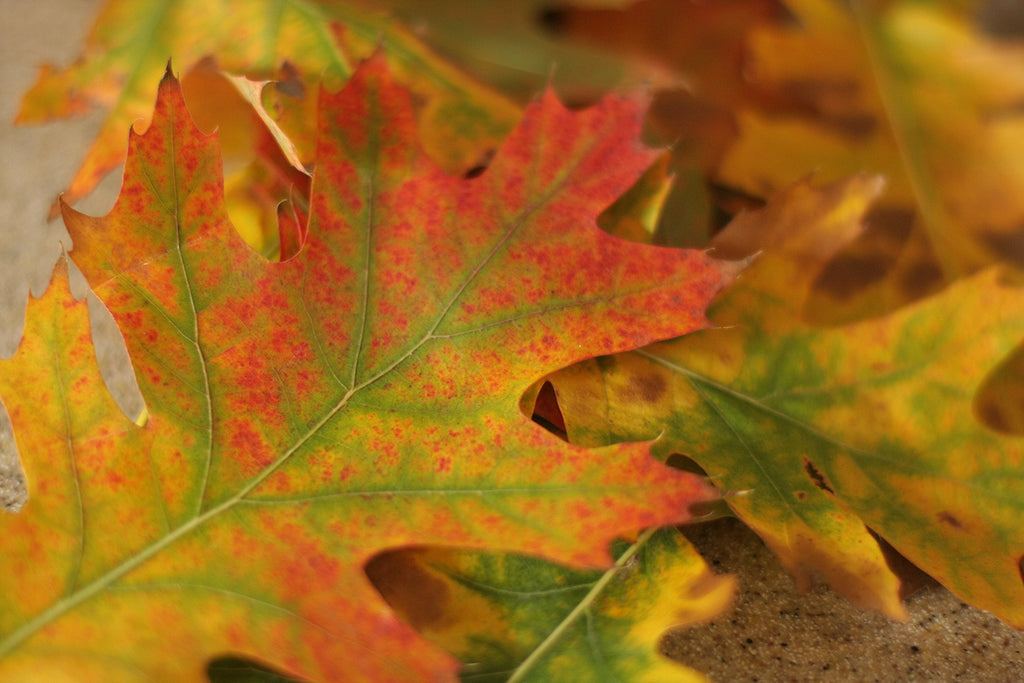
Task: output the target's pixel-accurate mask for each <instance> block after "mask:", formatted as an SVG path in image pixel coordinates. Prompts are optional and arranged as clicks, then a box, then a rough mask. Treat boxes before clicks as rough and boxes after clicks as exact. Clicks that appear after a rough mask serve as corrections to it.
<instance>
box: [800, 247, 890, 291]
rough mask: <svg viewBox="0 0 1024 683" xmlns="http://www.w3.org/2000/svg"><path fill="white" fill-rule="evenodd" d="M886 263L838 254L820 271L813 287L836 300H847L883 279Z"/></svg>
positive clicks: (879, 260) (858, 256)
mask: <svg viewBox="0 0 1024 683" xmlns="http://www.w3.org/2000/svg"><path fill="white" fill-rule="evenodd" d="M886 265H887V264H886V263H885V262H884V261H882V260H881V259H878V258H874V257H870V256H861V255H858V254H840V255H839V256H836V257H835V258H834V259H833V260H832V262H831V263H829V264H828V266H827V267H826V268H825V269H824V270H822V271H821V274H820V275H819V276H818V278H817V280H816V281H815V283H814V285H815V287H816V288H821V289H825V290H828V291H829V292H830V293H831V294H832V295H834V296H835V297H836V298H838V299H848V298H850V297H851V296H853V295H854V294H856V293H857V292H858V291H860V290H861V289H862V288H864V287H866V286H867V285H870V284H873V283H875V282H877V281H879V280H881V279H882V278H883V277H885V270H886Z"/></svg>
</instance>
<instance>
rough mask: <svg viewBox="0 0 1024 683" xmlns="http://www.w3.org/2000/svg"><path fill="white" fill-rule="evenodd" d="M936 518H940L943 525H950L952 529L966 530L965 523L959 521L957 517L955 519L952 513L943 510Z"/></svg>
mask: <svg viewBox="0 0 1024 683" xmlns="http://www.w3.org/2000/svg"><path fill="white" fill-rule="evenodd" d="M936 517H938V519H939V521H940V522H942V523H943V524H948V525H949V526H951V527H953V528H955V529H963V528H964V525H963V523H961V522H960V520H959V519H957V518H956V517H954V516H953V515H951V514H950V513H948V512H946V511H945V510H943V511H942V512H940V513H939V514H938V515H936Z"/></svg>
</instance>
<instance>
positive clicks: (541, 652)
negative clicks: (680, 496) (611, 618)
mask: <svg viewBox="0 0 1024 683" xmlns="http://www.w3.org/2000/svg"><path fill="white" fill-rule="evenodd" d="M657 530H658V529H657V527H653V528H650V529H647V530H646V531H644V532H643V533H641V534H640V536H638V537H637V539H636V542H635V543H633V545H631V546H629V548H627V549H626V552H624V553H622V555H620V556H619V559H618V560H616V561H615V565H614V566H613V567H612V568H611V569H609V570H608V571H606V572H605V573H604V574H602V575H601V578H600V579H598V580H597V581H596V582H595V583H594V586H593V588H591V589H590V590H589V591H588V592H587V594H586V595H585V596H584V597H583V599H582V600H580V602H579V604H578V605H576V607H574V608H573V610H572V611H571V612H569V614H568V615H566V617H565V619H563V620H562V622H561V623H560V624H558V626H556V627H555V629H554V630H553V631H552V632H551V633H549V634H548V637H547V638H545V639H544V640H542V641H541V642H540V644H539V645H537V647H535V648H534V649H533V652H531V653H530V655H529V656H528V657H527V658H526V659H524V660H523V661H522V663H521V664H520V665H519V666H517V667H516V669H515V671H513V672H512V675H511V676H509V678H508V683H520V682H521V681H525V680H526V676H527V674H529V672H530V669H532V668H533V667H534V666H536V665H537V663H538V662H540V660H541V658H543V657H544V656H545V655H547V654H548V652H550V651H551V648H553V647H554V646H555V645H556V644H557V643H558V640H559V639H560V638H561V637H562V636H563V635H565V632H566V631H568V630H569V628H570V627H571V626H572V625H573V624H574V623H575V622H576V621H577V620H578V619H579V618H580V617H581V616H582V615H583V614H584V613H585V612H586V611H587V610H588V609H590V607H591V605H593V604H594V601H595V600H597V598H598V596H599V595H601V593H602V592H603V591H604V589H605V588H606V587H607V586H608V583H609V582H610V581H611V580H612V579H613V578H614V577H615V575H616V574H618V573H619V571H620V570H621V569H622V568H623V567H625V566H626V564H627V563H628V562H629V561H630V560H632V559H633V558H634V557H635V556H636V554H637V553H638V552H640V549H641V548H642V547H644V545H645V544H646V543H647V541H649V540H651V536H653V535H654V532H656V531H657Z"/></svg>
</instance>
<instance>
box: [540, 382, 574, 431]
mask: <svg viewBox="0 0 1024 683" xmlns="http://www.w3.org/2000/svg"><path fill="white" fill-rule="evenodd" d="M532 418H533V421H534V422H536V423H537V424H539V425H540V426H541V427H543V428H544V429H546V430H548V431H549V432H551V433H552V434H554V435H555V436H557V437H558V438H560V439H565V440H566V441H568V440H569V436H568V431H567V430H566V428H565V418H564V417H563V416H562V409H561V408H559V406H558V395H557V394H556V393H555V387H554V386H552V384H551V382H544V385H543V386H541V388H540V391H539V392H538V393H537V401H536V402H535V403H534V405H533V416H532Z"/></svg>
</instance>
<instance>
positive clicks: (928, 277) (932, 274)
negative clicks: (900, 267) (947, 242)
mask: <svg viewBox="0 0 1024 683" xmlns="http://www.w3.org/2000/svg"><path fill="white" fill-rule="evenodd" d="M942 282H943V275H942V269H941V268H939V266H938V264H936V263H932V262H930V261H922V262H920V263H915V264H914V265H912V266H910V267H908V268H907V269H906V271H904V272H903V273H902V275H901V277H900V287H901V288H902V289H903V291H904V292H905V293H906V295H907V297H908V298H909V299H911V300H916V299H920V298H923V297H925V296H927V295H928V294H931V293H933V292H935V291H937V290H938V289H939V288H940V287H941V286H942Z"/></svg>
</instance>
